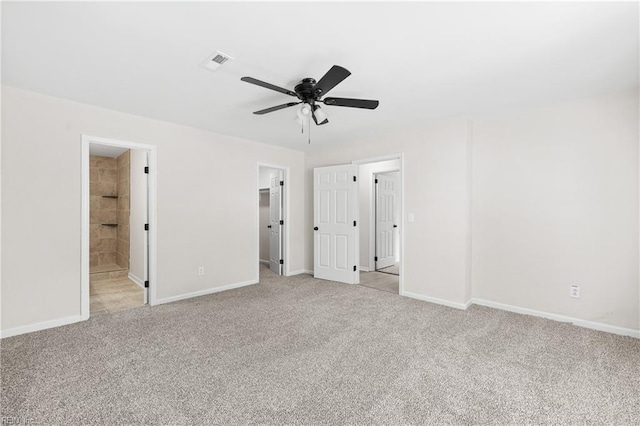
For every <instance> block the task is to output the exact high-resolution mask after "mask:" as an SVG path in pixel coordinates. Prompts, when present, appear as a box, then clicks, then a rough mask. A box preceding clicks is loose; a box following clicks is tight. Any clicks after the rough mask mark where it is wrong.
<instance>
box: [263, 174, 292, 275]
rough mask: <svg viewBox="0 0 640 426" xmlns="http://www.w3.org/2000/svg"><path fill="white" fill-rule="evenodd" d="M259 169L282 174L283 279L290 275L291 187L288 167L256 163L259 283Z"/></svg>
mask: <svg viewBox="0 0 640 426" xmlns="http://www.w3.org/2000/svg"><path fill="white" fill-rule="evenodd" d="M260 167H267V168H270V169H278V170H281V171H282V172H283V173H284V190H283V193H284V212H283V213H284V218H283V220H284V225H283V227H284V228H283V230H282V231H283V232H284V238H283V242H284V247H282V252H283V258H284V268H282V275H283V276H285V277H288V276H289V275H290V273H289V269H290V267H291V262H290V258H289V247H291V238H290V235H291V232H290V223H289V222H290V221H291V219H290V218H291V215H290V208H289V207H290V202H289V201H290V198H289V197H290V193H291V190H290V187H291V173H290V172H289V167H287V166H280V165H276V164H269V163H262V162H260V161H258V163H257V167H256V180H257V182H258V185H257V188H258V201H257V203H256V231H257V235H258V240H257V243H256V259H258V263H257V265H256V281H260V262H259V261H260V190H261V189H264V188H260ZM269 265H271V262H269Z"/></svg>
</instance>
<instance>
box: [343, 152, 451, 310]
mask: <svg viewBox="0 0 640 426" xmlns="http://www.w3.org/2000/svg"><path fill="white" fill-rule="evenodd" d="M389 160H400V187H401V188H400V197H401V200H400V216H401V220H400V279H399V283H398V294H400V296H407V297H412V296H410V295H411V294H415V293H410V292H405V291H404V277H405V273H404V259H405V255H404V253H405V238H404V237H405V234H406V233H405V229H406V226H407V218H406V214H405V212H406V208H405V207H406V206H405V199H406V197H405V183H404V174H405V172H404V152H400V153H398V154H389V155H382V156H379V157H371V158H365V159H362V160H352V161H351V164H358V165H360V164H368V163H377V162H380V161H389ZM369 225H371V223H370V224H369ZM358 241H360V239H359V238H358ZM369 244H371V241H369ZM369 255H371V253H369ZM370 258H371V256H370ZM374 268H375V264H374ZM413 298H414V299H418V297H413ZM420 300H425V299H420ZM437 300H440V299H437ZM434 303H438V302H434ZM447 303H451V302H447Z"/></svg>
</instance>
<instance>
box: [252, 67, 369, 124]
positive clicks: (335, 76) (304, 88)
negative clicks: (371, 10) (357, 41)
mask: <svg viewBox="0 0 640 426" xmlns="http://www.w3.org/2000/svg"><path fill="white" fill-rule="evenodd" d="M350 75H351V73H350V72H349V71H348V70H346V69H345V68H342V67H341V66H338V65H334V66H332V67H331V69H330V70H329V71H327V73H326V74H325V75H324V76H323V77H322V78H321V79H320V81H318V82H316V80H315V79H313V78H303V79H302V81H300V83H298V84H297V85H296V86H295V88H294V89H293V91H291V90H288V89H284V88H282V87H278V86H275V85H273V84H270V83H266V82H264V81H260V80H257V79H255V78H253V77H242V78H241V79H240V80H242V81H245V82H247V83H251V84H255V85H257V86H261V87H264V88H267V89H271V90H275V91H276V92H280V93H284V94H285V95H289V96H293V97H295V98H298V100H299V102H288V103H286V104H282V105H278V106H274V107H271V108H266V109H261V110H260V111H255V112H254V114H257V115H262V114H267V113H270V112H273V111H278V110H280V109H284V108H289V107H292V106H295V105H300V104H304V105H303V107H302V109H301V113H302V114H303V115H308V114H309V113H311V117H313V121H314V122H315V123H316V124H317V125H321V124H327V123H328V122H329V120H328V118H327V114H326V113H325V112H324V111H323V110H322V109H320V106H319V105H316V103H319V102H322V103H323V104H325V105H332V106H343V107H351V108H364V109H376V108H377V107H378V104H379V102H378V101H373V100H368V99H350V98H324V99H322V97H323V96H325V95H326V94H327V93H329V91H330V90H331V89H333V88H334V87H336V86H337V85H338V84H339V83H341V82H342V81H343V80H344V79H345V78H347V77H349V76H350Z"/></svg>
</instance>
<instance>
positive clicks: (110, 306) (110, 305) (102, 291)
mask: <svg viewBox="0 0 640 426" xmlns="http://www.w3.org/2000/svg"><path fill="white" fill-rule="evenodd" d="M90 288H91V292H90V294H91V307H90V315H95V314H105V313H113V312H118V311H123V310H125V309H131V308H136V307H139V306H143V303H144V299H143V294H142V288H141V287H140V286H139V285H137V284H136V283H134V282H133V281H131V280H130V279H129V278H127V277H123V278H116V279H111V280H99V281H95V280H93V282H91V284H90Z"/></svg>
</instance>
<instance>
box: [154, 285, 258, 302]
mask: <svg viewBox="0 0 640 426" xmlns="http://www.w3.org/2000/svg"><path fill="white" fill-rule="evenodd" d="M253 284H258V281H257V280H249V281H243V282H240V283H235V284H229V285H223V286H220V287H213V288H208V289H206V290H199V291H194V292H192V293H185V294H179V295H177V296H171V297H165V298H162V299H156V305H161V304H164V303H171V302H177V301H178V300H185V299H191V298H193V297H199V296H206V295H207V294H213V293H219V292H221V291H226V290H233V289H234V288H240V287H246V286H249V285H253Z"/></svg>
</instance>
